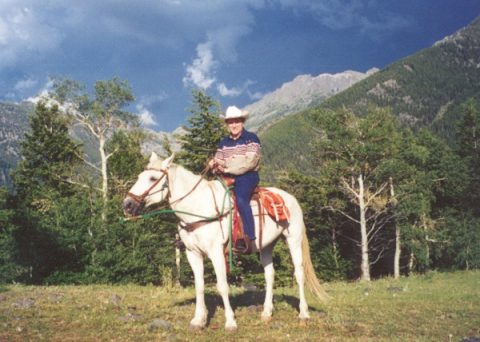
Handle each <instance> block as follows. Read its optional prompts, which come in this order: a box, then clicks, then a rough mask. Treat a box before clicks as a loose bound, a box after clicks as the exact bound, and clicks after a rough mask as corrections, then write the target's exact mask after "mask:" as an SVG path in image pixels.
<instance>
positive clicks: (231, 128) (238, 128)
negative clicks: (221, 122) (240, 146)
mask: <svg viewBox="0 0 480 342" xmlns="http://www.w3.org/2000/svg"><path fill="white" fill-rule="evenodd" d="M244 121H245V119H242V118H235V119H227V120H225V122H226V123H227V127H228V132H229V133H230V135H231V136H232V137H234V138H237V137H238V136H240V133H242V130H243V123H244Z"/></svg>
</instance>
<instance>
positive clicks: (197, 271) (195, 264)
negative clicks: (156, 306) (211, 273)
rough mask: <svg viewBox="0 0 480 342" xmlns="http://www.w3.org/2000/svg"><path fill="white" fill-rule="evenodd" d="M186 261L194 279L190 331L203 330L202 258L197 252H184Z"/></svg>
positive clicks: (205, 320) (203, 285) (205, 314)
mask: <svg viewBox="0 0 480 342" xmlns="http://www.w3.org/2000/svg"><path fill="white" fill-rule="evenodd" d="M186 254H187V259H188V262H189V264H190V267H191V268H192V271H193V275H194V277H195V297H196V304H195V316H193V319H192V320H191V321H190V329H193V330H198V329H203V328H204V327H205V325H206V324H207V307H206V306H205V295H204V292H205V282H204V279H203V256H202V255H201V254H200V253H198V252H193V251H190V250H188V249H187V250H186Z"/></svg>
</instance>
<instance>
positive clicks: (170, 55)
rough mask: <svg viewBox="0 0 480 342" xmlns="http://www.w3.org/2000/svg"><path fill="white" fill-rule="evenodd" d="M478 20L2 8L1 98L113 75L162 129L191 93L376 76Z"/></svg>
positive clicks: (461, 2)
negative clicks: (352, 74)
mask: <svg viewBox="0 0 480 342" xmlns="http://www.w3.org/2000/svg"><path fill="white" fill-rule="evenodd" d="M478 15H480V1H479V0H401V1H398V0H396V1H392V0H223V1H222V0H134V1H133V0H42V1H38V0H0V101H15V102H19V101H22V100H24V99H28V98H32V97H35V96H37V95H38V94H40V93H41V92H42V91H45V90H46V89H48V86H49V78H50V77H51V76H62V77H69V78H72V79H74V80H77V81H80V82H82V83H83V84H85V85H86V86H87V88H91V87H92V85H93V84H94V83H95V81H97V80H107V79H111V78H113V77H114V76H118V77H120V78H121V79H123V80H127V81H128V82H129V84H130V85H131V87H132V90H133V93H134V95H135V97H136V101H135V103H133V104H132V106H131V111H133V112H135V113H137V114H138V115H140V116H141V117H142V119H143V120H144V123H145V125H146V126H148V127H149V128H152V129H154V130H159V131H160V130H161V131H172V130H173V129H175V128H176V127H178V126H179V125H181V124H186V118H187V117H188V116H189V112H188V108H189V107H190V105H191V100H192V99H191V91H192V89H193V88H203V89H205V90H206V92H207V94H208V95H210V96H212V97H213V98H215V99H216V100H218V101H220V103H221V104H222V107H224V108H225V107H226V106H228V105H232V104H235V105H238V106H239V107H243V106H245V105H247V104H250V103H252V102H254V101H256V100H257V99H259V98H260V97H261V96H262V95H263V94H265V93H268V92H270V91H273V90H275V89H276V88H278V87H280V86H281V85H282V84H283V83H285V82H288V81H291V80H292V79H293V78H294V77H295V76H297V75H300V74H310V75H313V76H316V75H318V74H321V73H336V72H341V71H344V70H356V71H362V72H365V71H367V70H368V69H370V68H372V67H378V68H383V67H385V66H387V65H388V64H390V63H392V62H394V61H395V60H397V59H399V58H402V57H405V56H408V55H410V54H412V53H415V52H417V51H419V50H421V49H423V48H426V47H429V46H431V45H432V44H433V43H434V42H436V41H438V40H440V39H442V38H444V37H445V36H447V35H450V34H452V33H453V32H455V31H457V30H458V29H460V28H461V27H464V26H466V25H468V24H469V23H470V22H471V21H472V20H473V19H475V18H476V17H477V16H478Z"/></svg>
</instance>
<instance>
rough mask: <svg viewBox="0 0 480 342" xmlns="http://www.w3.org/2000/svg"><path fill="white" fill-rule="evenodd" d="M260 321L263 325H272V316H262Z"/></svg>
mask: <svg viewBox="0 0 480 342" xmlns="http://www.w3.org/2000/svg"><path fill="white" fill-rule="evenodd" d="M260 319H261V320H262V322H263V323H270V322H271V321H272V316H262V317H260Z"/></svg>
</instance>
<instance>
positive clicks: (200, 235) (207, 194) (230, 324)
mask: <svg viewBox="0 0 480 342" xmlns="http://www.w3.org/2000/svg"><path fill="white" fill-rule="evenodd" d="M173 158H174V155H172V156H170V157H169V158H167V159H165V160H161V159H159V158H158V156H157V155H156V154H155V153H152V155H151V157H150V161H149V163H148V166H147V168H146V169H145V171H143V172H142V173H140V175H139V176H138V180H137V182H136V183H135V185H133V187H132V188H131V189H130V192H129V193H128V195H127V197H126V198H125V200H124V202H123V208H124V211H125V213H126V214H127V215H138V214H139V213H140V210H141V209H142V208H144V207H149V206H151V205H153V204H158V203H160V202H163V201H165V200H168V202H169V205H170V208H171V209H172V210H174V211H175V212H176V215H177V217H178V219H179V221H180V222H179V226H178V228H179V235H180V238H181V239H182V241H183V242H184V244H185V246H186V254H187V258H188V261H189V263H190V266H191V267H192V270H193V273H194V277H195V292H196V307H195V315H194V317H193V319H192V320H191V322H190V328H191V329H201V328H203V327H205V325H206V323H207V309H206V306H205V299H204V278H203V275H204V274H203V272H204V265H203V262H204V257H205V256H208V257H209V258H210V260H211V261H212V264H213V267H214V269H215V273H216V277H217V289H218V292H219V293H220V295H221V297H222V299H223V304H224V307H225V320H226V321H225V329H226V330H235V329H236V328H237V323H236V321H235V317H234V313H233V310H232V307H231V305H230V301H229V298H228V292H229V287H228V283H227V270H226V263H225V255H224V247H225V245H226V244H227V243H228V239H229V224H228V222H229V217H228V216H229V212H230V209H231V208H230V206H229V205H228V199H227V202H226V192H227V189H226V188H225V187H224V185H223V184H222V183H221V182H220V181H218V180H213V181H208V180H206V179H204V178H203V177H202V176H199V175H195V174H193V173H192V172H190V171H188V170H186V169H185V168H183V167H182V166H180V165H177V164H174V163H172V160H173ZM269 190H271V191H273V192H275V193H277V194H280V195H281V196H282V197H283V199H284V201H285V204H286V206H287V207H288V209H289V211H290V222H289V223H287V222H283V223H281V224H279V223H277V222H275V221H274V220H272V219H271V218H270V217H269V216H268V215H266V216H263V217H259V215H258V213H259V211H258V207H257V204H256V203H254V202H252V209H253V212H254V217H255V224H256V236H257V237H259V236H260V235H259V230H258V227H259V220H260V219H262V220H264V222H263V232H262V241H261V242H260V241H259V238H257V239H256V240H255V242H256V246H255V247H254V250H256V251H260V260H261V263H262V265H263V267H264V269H265V283H266V286H265V287H266V289H265V291H266V295H265V302H264V305H263V312H262V314H261V318H262V320H264V321H268V320H270V319H271V316H272V310H273V280H274V268H273V263H272V251H273V247H274V245H275V242H276V241H277V240H278V238H279V237H280V236H281V235H283V236H284V238H285V240H286V242H287V244H288V247H289V249H290V253H291V256H292V260H293V264H294V266H295V277H296V280H297V283H298V288H299V296H300V298H299V299H300V305H299V311H300V313H299V315H298V317H299V318H300V319H301V320H306V319H308V318H309V313H308V305H307V301H306V299H305V292H304V283H305V281H306V282H307V286H308V287H309V288H310V289H311V290H312V292H313V293H314V294H315V295H316V296H317V297H318V298H320V299H321V300H325V299H326V298H328V295H327V294H326V292H325V291H324V290H323V288H322V286H321V285H320V283H319V281H318V279H317V277H316V275H315V272H314V270H313V266H312V262H311V259H310V251H309V247H308V240H307V235H306V233H305V225H304V222H303V215H302V210H301V208H300V205H299V204H298V202H297V200H296V199H295V198H294V197H293V196H292V195H290V194H288V193H287V192H285V191H282V190H280V189H276V188H269ZM226 203H227V204H226ZM202 217H203V218H202ZM205 217H208V218H216V219H213V220H205V219H204V218H205ZM196 222H198V224H196ZM192 227H193V228H192ZM260 243H261V249H260Z"/></svg>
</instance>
